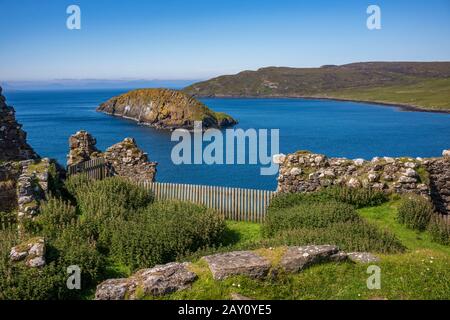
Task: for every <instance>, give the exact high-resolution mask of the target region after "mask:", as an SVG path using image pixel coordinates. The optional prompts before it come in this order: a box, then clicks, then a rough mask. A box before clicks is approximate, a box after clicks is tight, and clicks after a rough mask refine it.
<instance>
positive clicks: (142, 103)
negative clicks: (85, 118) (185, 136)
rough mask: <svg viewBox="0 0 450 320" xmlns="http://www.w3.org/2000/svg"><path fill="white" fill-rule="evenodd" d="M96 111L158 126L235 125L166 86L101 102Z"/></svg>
mask: <svg viewBox="0 0 450 320" xmlns="http://www.w3.org/2000/svg"><path fill="white" fill-rule="evenodd" d="M97 111H99V112H104V113H107V114H110V115H114V116H118V117H122V118H126V119H132V120H135V121H138V122H139V123H141V124H144V125H149V126H152V127H156V128H160V129H177V128H185V129H188V130H192V129H193V128H194V122H195V121H201V122H202V125H203V128H205V129H207V128H223V127H228V126H232V125H234V124H236V121H235V120H234V119H233V118H232V117H230V116H228V115H226V114H224V113H218V112H214V111H212V110H210V109H209V108H208V107H206V106H205V105H204V104H203V103H201V102H200V101H198V100H196V99H195V98H192V97H191V96H189V95H187V94H185V93H183V92H181V91H175V90H168V89H139V90H133V91H130V92H128V93H125V94H122V95H120V96H117V97H114V98H111V99H110V100H108V101H106V102H105V103H102V104H101V105H100V106H99V107H98V108H97Z"/></svg>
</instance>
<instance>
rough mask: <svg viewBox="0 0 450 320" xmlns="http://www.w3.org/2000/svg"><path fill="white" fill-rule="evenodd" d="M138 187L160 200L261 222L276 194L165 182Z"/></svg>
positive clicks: (240, 219) (228, 216)
mask: <svg viewBox="0 0 450 320" xmlns="http://www.w3.org/2000/svg"><path fill="white" fill-rule="evenodd" d="M141 185H142V186H143V187H145V188H146V189H147V190H150V191H152V192H153V193H154V194H155V197H156V199H160V200H168V199H174V200H183V201H190V202H193V203H197V204H201V205H204V206H205V207H207V208H211V209H214V210H216V211H217V212H218V213H220V214H221V215H223V216H224V217H225V218H226V219H230V220H236V221H248V222H262V221H264V218H265V216H266V211H267V207H268V206H269V203H270V200H271V199H272V197H273V196H274V194H275V192H273V191H267V190H254V189H241V188H228V187H218V186H203V185H191V184H176V183H164V182H149V181H145V182H142V183H141Z"/></svg>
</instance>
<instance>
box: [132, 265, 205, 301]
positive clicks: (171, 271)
mask: <svg viewBox="0 0 450 320" xmlns="http://www.w3.org/2000/svg"><path fill="white" fill-rule="evenodd" d="M188 266H189V264H188V263H175V262H174V263H168V264H165V265H159V266H156V267H154V268H151V269H144V270H140V271H138V272H136V273H135V274H134V275H133V279H134V280H133V281H134V283H135V284H136V288H137V289H136V290H140V292H139V293H140V294H143V295H152V296H162V295H165V294H169V293H172V292H176V291H180V290H184V289H187V288H189V286H190V285H191V283H192V282H194V281H195V280H196V279H197V275H196V274H195V273H193V272H191V271H189V270H188V268H187V267H188Z"/></svg>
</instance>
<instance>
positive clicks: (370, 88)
mask: <svg viewBox="0 0 450 320" xmlns="http://www.w3.org/2000/svg"><path fill="white" fill-rule="evenodd" d="M184 91H185V92H186V93H188V94H190V95H193V96H196V97H311V98H329V99H343V100H355V101H368V102H378V103H386V104H394V105H403V106H410V107H413V108H418V109H423V110H441V111H450V62H361V63H352V64H346V65H342V66H335V65H326V66H322V67H320V68H287V67H268V68H261V69H259V70H257V71H243V72H240V73H238V74H236V75H226V76H220V77H217V78H214V79H211V80H208V81H203V82H198V83H195V84H193V85H190V86H188V87H186V88H185V89H184Z"/></svg>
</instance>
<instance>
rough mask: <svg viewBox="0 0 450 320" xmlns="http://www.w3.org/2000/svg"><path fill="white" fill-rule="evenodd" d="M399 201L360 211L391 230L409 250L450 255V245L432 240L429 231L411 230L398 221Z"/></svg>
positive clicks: (375, 222)
mask: <svg viewBox="0 0 450 320" xmlns="http://www.w3.org/2000/svg"><path fill="white" fill-rule="evenodd" d="M398 204H399V202H398V201H394V202H389V203H386V204H383V205H381V206H379V207H373V208H364V209H359V210H358V212H359V213H360V214H361V216H362V217H364V218H365V219H366V220H367V221H369V222H371V223H373V224H375V225H377V226H379V227H380V228H383V229H388V230H391V231H392V232H393V233H395V235H396V236H397V237H398V238H399V239H400V241H401V242H402V243H403V245H404V246H406V248H407V249H408V250H410V251H411V250H431V251H438V252H442V253H445V254H447V255H449V256H450V247H448V246H444V245H440V244H438V243H435V242H433V241H432V240H431V235H430V234H429V233H428V232H427V231H423V232H420V231H416V230H411V229H409V228H407V227H405V226H404V225H402V224H400V223H399V222H398V221H397V206H398Z"/></svg>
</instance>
